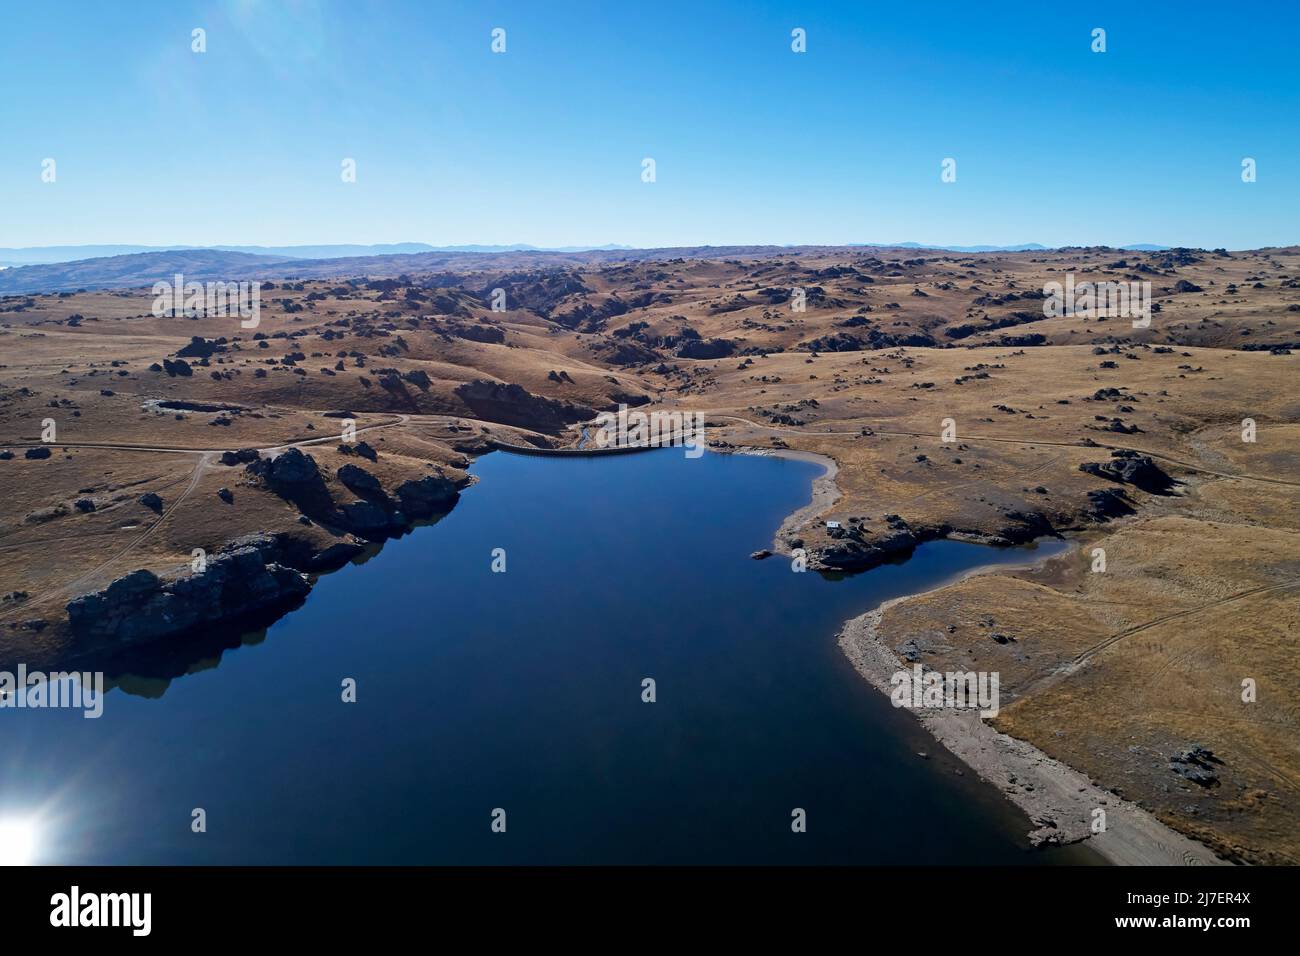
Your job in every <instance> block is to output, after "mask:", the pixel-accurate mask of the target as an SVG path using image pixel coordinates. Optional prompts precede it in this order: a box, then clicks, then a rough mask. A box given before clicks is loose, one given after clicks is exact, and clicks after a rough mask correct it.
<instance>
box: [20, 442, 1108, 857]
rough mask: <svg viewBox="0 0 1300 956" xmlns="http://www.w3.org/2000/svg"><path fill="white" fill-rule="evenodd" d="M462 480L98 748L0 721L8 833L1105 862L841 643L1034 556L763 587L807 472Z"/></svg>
mask: <svg viewBox="0 0 1300 956" xmlns="http://www.w3.org/2000/svg"><path fill="white" fill-rule="evenodd" d="M473 471H474V473H475V474H476V475H477V476H478V479H479V481H478V484H477V485H475V486H474V487H472V488H470V489H468V490H467V491H466V492H465V494H464V495H463V497H462V499H461V502H460V504H459V505H458V506H457V507H456V509H455V511H453V512H452V513H451V514H450V515H448V516H447V517H446V518H444V519H443V520H442V521H440V522H438V523H437V524H435V525H433V526H431V527H426V528H421V529H418V530H416V531H415V532H414V533H412V534H410V535H409V536H407V537H405V538H403V539H401V540H398V541H392V542H390V543H388V544H387V545H385V546H384V548H383V550H382V551H381V552H380V553H379V554H378V555H376V556H374V557H372V558H371V559H370V560H368V561H366V562H365V563H362V564H358V565H354V566H348V567H345V568H344V569H343V570H341V571H339V572H337V573H335V574H331V575H328V576H326V577H324V578H322V579H321V580H320V582H319V583H318V584H317V586H316V589H315V591H314V592H313V593H312V595H311V596H310V597H309V598H308V600H307V603H306V604H305V605H304V606H303V607H302V608H300V609H298V610H296V611H294V612H293V613H291V614H289V615H288V616H287V617H285V618H283V619H282V620H280V621H279V622H278V623H276V624H275V625H274V626H272V627H271V628H270V629H269V630H268V631H266V632H262V633H259V634H257V635H249V636H247V637H246V638H245V639H244V643H243V644H242V646H239V647H237V648H234V649H231V650H226V651H225V652H224V653H221V654H216V653H214V654H213V656H212V657H210V658H209V659H207V660H205V661H203V662H201V663H199V664H197V665H194V666H193V667H191V668H190V672H189V673H187V674H185V675H184V676H181V677H178V678H175V679H173V680H171V681H165V680H159V679H156V678H145V677H119V678H118V679H117V681H116V683H117V686H116V687H115V689H113V690H111V691H110V692H109V693H108V695H107V698H106V700H105V701H104V715H103V717H102V718H100V719H99V720H85V719H83V718H82V716H81V714H80V712H79V711H54V710H42V711H29V710H12V709H11V710H4V711H0V817H5V816H8V817H10V818H14V817H16V816H17V817H22V818H26V819H29V820H35V821H36V823H37V831H38V832H37V837H36V850H35V857H36V860H37V862H54V863H73V862H75V863H172V862H175V863H222V864H230V863H310V864H316V863H489V864H491V863H970V864H976V863H979V864H987V863H1001V864H1008V863H1009V864H1016V863H1047V862H1052V863H1062V862H1076V863H1077V862H1091V861H1093V859H1094V857H1093V855H1092V854H1091V853H1090V852H1089V851H1085V850H1082V849H1064V850H1052V851H1035V850H1031V849H1029V848H1028V845H1027V843H1026V841H1025V839H1024V834H1025V832H1026V831H1027V830H1028V829H1029V825H1028V821H1027V820H1026V819H1025V818H1024V817H1023V815H1022V814H1020V812H1019V811H1017V810H1016V809H1015V808H1014V807H1013V806H1012V805H1011V804H1009V803H1008V802H1007V801H1006V800H1005V799H1004V798H1002V797H1001V796H1000V795H999V794H998V793H997V792H996V791H994V790H993V789H992V788H990V787H988V786H985V785H983V784H981V783H980V782H979V781H978V780H976V779H975V778H974V777H973V775H972V774H967V775H965V776H959V775H958V774H957V773H956V772H955V771H956V770H957V769H958V768H959V767H960V764H958V763H957V762H956V761H955V760H954V759H953V758H951V757H950V756H948V755H947V754H946V753H945V752H944V751H942V750H941V749H940V748H938V747H937V745H936V744H935V743H934V741H933V740H931V739H930V738H929V737H927V736H926V735H925V734H923V733H922V732H921V731H920V729H919V726H918V725H917V724H916V722H915V721H914V720H913V719H912V718H911V717H910V716H909V715H908V714H907V713H905V712H903V711H898V710H895V709H894V708H892V707H891V706H890V703H889V701H888V699H887V698H885V697H884V696H882V695H880V694H878V693H877V692H876V691H874V690H872V689H871V688H870V687H869V686H868V685H867V684H866V682H865V681H863V680H862V679H861V678H860V677H859V676H858V675H857V674H856V672H855V671H854V670H853V669H852V667H851V666H850V664H849V663H848V661H847V660H846V659H845V658H844V657H843V655H842V654H841V652H840V650H839V648H838V647H837V646H836V643H835V635H836V632H837V631H838V629H839V627H840V625H841V623H842V622H843V621H844V620H846V619H847V618H849V617H851V616H853V615H855V614H859V613H861V612H863V611H865V610H867V609H869V608H871V607H873V606H874V605H876V604H878V603H879V602H880V601H882V600H885V599H888V598H890V597H893V596H896V595H899V594H904V593H909V592H913V591H916V590H920V589H924V588H927V587H930V586H933V585H935V584H937V583H939V582H942V581H943V580H945V579H947V578H949V577H951V576H952V575H954V574H957V573H959V572H961V571H963V570H965V569H967V568H971V567H974V566H977V565H982V564H989V563H993V562H997V561H1000V560H1003V561H1010V560H1023V558H1024V554H1023V552H1020V551H996V550H992V549H988V548H980V547H976V546H973V545H964V544H958V543H953V542H937V543H932V544H928V545H925V546H923V547H922V548H920V549H919V550H918V551H917V553H916V555H915V556H914V557H913V558H912V559H911V560H909V561H908V562H906V563H905V564H902V565H895V566H889V567H884V568H880V569H877V570H875V571H872V572H870V573H867V574H860V575H856V576H851V577H846V578H841V579H839V580H828V579H825V578H823V577H821V576H820V575H818V574H815V573H805V574H795V573H792V572H791V570H790V565H789V562H788V561H787V560H784V559H782V558H779V557H775V558H771V559H769V560H766V561H754V560H751V559H750V557H749V553H750V552H751V551H753V550H755V549H758V548H762V547H765V546H767V545H768V544H769V543H770V541H771V538H772V535H773V532H774V531H775V529H776V528H777V526H778V525H779V524H780V522H781V519H782V518H783V517H784V516H785V515H786V514H788V513H789V512H791V511H793V510H794V509H796V508H797V507H799V506H801V505H802V504H804V503H806V502H807V500H808V496H809V486H810V481H811V479H812V478H813V477H814V476H815V475H816V474H817V473H818V468H817V467H816V466H814V465H809V464H805V463H802V462H794V461H784V460H780V459H774V458H753V457H742V456H727V455H716V454H707V455H705V456H704V457H702V458H700V459H696V460H688V459H686V458H685V457H684V456H683V455H682V453H681V452H680V451H674V450H665V451H658V452H651V453H647V454H642V455H631V456H619V457H610V458H603V459H581V458H580V459H563V460H561V459H553V458H534V457H521V456H513V455H507V454H504V453H495V454H491V455H488V456H486V457H484V458H482V459H480V460H479V461H478V462H477V463H476V464H475V466H474V469H473ZM494 548H504V549H505V552H506V562H507V564H506V567H507V570H506V572H505V573H503V574H502V573H493V572H492V570H491V564H492V550H493V549H494ZM646 677H650V678H653V679H654V680H655V681H656V691H657V701H656V702H654V703H644V702H643V701H642V699H641V695H642V683H641V682H642V679H643V678H646ZM345 678H353V679H355V681H356V685H357V702H356V703H343V702H342V700H341V682H342V681H343V680H344V679H345ZM922 750H924V751H927V752H928V753H929V754H930V759H928V760H925V759H921V758H919V757H918V756H917V752H918V751H922ZM196 807H201V808H203V809H204V810H205V811H206V814H207V832H206V833H201V834H197V833H193V832H191V828H190V822H191V811H192V809H193V808H196ZM795 807H801V808H804V809H805V810H806V812H807V821H808V829H807V832H806V833H802V834H796V833H793V832H791V827H790V822H791V810H792V809H793V808H795ZM495 808H502V809H504V810H505V811H506V824H507V826H506V832H505V833H504V834H501V833H493V832H492V830H491V826H490V824H491V820H492V816H491V815H492V811H493V810H494V809H495Z"/></svg>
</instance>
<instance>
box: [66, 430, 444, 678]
mask: <svg viewBox="0 0 1300 956" xmlns="http://www.w3.org/2000/svg"><path fill="white" fill-rule="evenodd" d="M361 444H362V445H364V443H361ZM362 457H366V456H365V454H364V449H363V454H362ZM222 463H223V464H225V465H228V466H232V465H238V464H244V465H245V471H246V473H247V476H248V478H249V480H250V481H253V482H258V483H261V484H262V485H264V486H265V487H266V488H268V489H270V490H271V491H272V492H274V493H275V494H276V495H278V496H279V497H280V498H282V499H284V500H285V501H286V502H288V503H289V504H291V505H293V506H294V507H295V508H296V509H297V510H298V512H299V519H298V520H299V522H300V523H301V524H303V525H311V524H316V525H318V526H320V527H321V528H324V529H327V530H328V531H329V532H330V533H331V534H332V535H333V536H334V537H336V538H338V540H336V541H334V542H333V543H331V544H328V545H326V546H324V547H319V546H318V545H317V544H315V543H313V542H311V541H309V540H308V539H307V538H306V537H304V536H299V535H295V534H293V533H292V532H279V533H275V534H270V533H256V534H250V535H244V536H241V537H238V538H236V539H234V540H233V541H230V542H228V543H227V544H225V545H223V546H222V547H221V548H220V549H218V550H217V551H215V552H214V553H212V554H211V555H206V556H203V557H202V558H201V559H200V562H201V563H200V564H199V565H198V566H191V573H189V574H181V575H179V576H177V577H174V578H167V579H165V578H162V577H159V576H158V575H157V574H155V573H154V572H152V571H149V570H147V569H139V570H136V571H132V572H130V573H129V574H125V575H123V576H121V577H119V578H117V579H116V580H114V581H113V582H112V583H110V584H109V585H108V586H107V587H105V588H103V589H102V590H99V591H93V592H90V593H88V594H82V595H80V596H78V597H75V598H73V599H72V600H71V601H69V602H68V604H67V605H66V610H67V613H68V623H69V628H70V630H71V632H72V634H73V636H74V637H75V638H76V640H77V643H78V651H79V654H82V655H89V656H93V655H97V654H111V653H115V652H117V651H119V650H121V649H123V648H128V647H136V646H141V645H146V644H149V643H151V642H157V641H163V640H175V639H183V638H185V637H186V636H187V635H192V634H199V633H202V632H210V631H212V630H213V629H215V628H220V627H222V626H233V625H235V624H237V623H239V622H244V621H247V620H249V619H251V618H254V617H260V618H263V619H265V618H270V619H272V620H274V619H275V618H278V617H280V616H281V615H283V614H284V613H287V612H288V611H290V610H292V609H293V608H296V607H298V606H299V605H301V604H302V602H303V601H304V600H305V599H306V597H307V595H308V594H309V593H310V592H311V589H312V587H313V586H314V585H315V582H316V578H317V576H318V575H320V574H324V573H328V572H330V571H335V570H337V569H339V568H341V567H343V565H345V564H347V563H348V562H349V561H351V560H353V559H354V558H355V557H357V556H358V555H360V554H361V553H362V552H363V551H364V550H365V549H366V543H367V542H370V543H380V542H383V541H384V540H386V539H388V538H394V537H398V536H399V535H402V534H405V533H407V532H408V531H410V530H411V529H412V528H414V527H415V526H416V524H417V523H419V522H421V521H425V520H428V519H430V518H434V517H437V516H440V515H443V514H446V513H448V512H449V511H451V509H452V508H454V507H455V505H456V502H457V501H458V500H459V497H460V489H461V487H463V485H464V484H465V483H466V482H464V481H462V482H457V481H455V480H453V479H451V478H447V477H444V476H441V475H425V476H423V477H421V478H419V479H410V480H407V481H405V482H403V483H402V484H401V485H399V486H398V487H397V488H396V489H395V490H394V491H393V492H392V493H391V494H390V493H389V492H387V491H386V490H385V489H384V487H383V486H382V484H381V483H380V481H379V480H378V479H377V478H376V477H375V476H374V475H372V474H371V473H370V472H368V471H366V470H365V469H364V468H362V467H360V466H358V465H353V464H345V465H343V466H342V467H341V468H339V469H338V470H337V473H336V475H335V477H336V478H337V481H338V484H340V485H342V486H343V487H344V488H346V489H347V490H348V491H349V492H351V493H352V494H353V495H356V496H357V498H356V500H355V501H352V502H347V503H343V504H339V503H336V502H335V500H334V497H333V495H332V494H331V491H330V489H329V487H328V486H327V485H326V482H325V478H324V476H323V475H322V474H321V472H320V469H319V468H318V467H317V464H316V461H315V459H314V458H313V457H312V456H311V455H309V454H305V453H303V452H302V451H300V450H299V449H297V448H292V447H291V448H288V449H287V450H285V451H283V452H281V453H280V454H279V455H276V456H275V457H262V456H261V455H260V454H259V453H258V452H256V451H254V450H244V451H240V452H227V453H225V455H224V456H223V462H222Z"/></svg>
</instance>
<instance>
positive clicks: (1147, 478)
mask: <svg viewBox="0 0 1300 956" xmlns="http://www.w3.org/2000/svg"><path fill="white" fill-rule="evenodd" d="M1110 454H1111V460H1110V461H1106V462H1099V461H1085V462H1084V463H1083V464H1081V465H1079V470H1080V471H1082V472H1086V473H1087V474H1090V475H1096V476H1097V477H1098V478H1106V479H1108V480H1110V481H1118V482H1120V483H1122V484H1126V485H1133V486H1134V487H1135V488H1141V489H1142V490H1143V491H1145V492H1148V493H1150V494H1153V495H1167V494H1170V492H1171V489H1172V488H1173V487H1174V479H1173V478H1171V477H1169V475H1167V474H1165V472H1164V471H1162V470H1161V468H1160V466H1159V465H1157V464H1156V463H1155V462H1154V461H1152V460H1151V459H1150V458H1149V457H1148V456H1146V455H1139V454H1138V453H1137V452H1135V451H1129V450H1128V449H1125V448H1121V449H1118V450H1116V451H1113V452H1111V453H1110Z"/></svg>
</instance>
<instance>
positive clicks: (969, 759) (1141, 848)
mask: <svg viewBox="0 0 1300 956" xmlns="http://www.w3.org/2000/svg"><path fill="white" fill-rule="evenodd" d="M1045 560H1047V558H1039V559H1037V560H1031V561H1028V562H1026V563H1025V564H1022V565H989V566H985V567H978V568H972V569H970V570H969V571H966V572H964V573H962V574H959V575H957V576H955V577H954V578H952V579H951V580H948V581H945V582H943V583H942V584H939V585H936V586H935V587H934V588H929V589H927V590H926V591H920V592H917V593H916V594H906V595H902V596H900V597H896V598H891V599H890V600H888V601H885V602H884V603H882V604H881V605H879V606H878V607H876V608H873V609H872V610H869V611H867V612H865V613H863V614H859V615H858V616H857V617H854V618H850V619H849V620H848V621H846V622H845V623H844V624H843V625H842V626H841V628H840V632H839V634H838V635H837V637H836V641H837V643H838V644H839V646H840V650H841V651H843V652H844V655H845V657H847V658H848V660H849V662H850V663H851V664H852V665H853V667H854V669H855V670H856V671H857V672H858V673H859V674H860V675H861V676H862V678H863V679H864V680H865V681H866V682H867V683H868V684H869V685H871V686H872V687H873V688H875V689H876V690H878V691H880V692H881V693H882V694H884V695H885V696H886V697H888V696H889V694H890V690H891V685H890V677H891V676H892V675H893V674H894V673H896V672H898V671H906V670H908V667H907V666H905V665H904V663H903V662H902V661H901V660H900V659H899V658H898V657H897V655H895V654H894V652H893V650H891V649H890V648H889V647H888V646H887V645H886V644H885V643H884V641H883V640H882V639H881V637H880V634H879V626H880V621H881V617H882V616H883V614H884V612H885V611H887V610H888V609H889V608H890V607H892V606H893V605H895V604H899V603H901V602H903V601H907V600H909V599H911V598H913V597H916V596H917V594H924V593H928V592H930V591H937V590H940V589H942V588H945V587H948V586H950V585H952V584H954V583H956V582H957V581H961V580H964V579H966V578H968V577H972V576H974V575H979V574H986V573H990V572H991V571H994V570H997V571H1005V570H1008V569H1010V568H1016V567H1033V566H1034V565H1037V564H1040V563H1041V562H1042V561H1045ZM913 712H914V714H915V716H916V718H917V720H918V721H919V722H920V724H921V727H922V729H924V730H925V731H926V733H928V734H929V735H930V736H931V737H933V738H934V739H935V741H937V742H938V743H939V744H940V745H941V746H942V747H944V748H945V749H946V750H948V751H949V752H950V753H951V754H952V755H953V756H954V757H956V758H957V759H958V760H960V761H961V762H962V763H964V764H965V765H966V766H967V767H969V768H970V769H971V770H973V771H974V772H975V774H976V775H977V776H979V778H980V779H981V780H983V781H985V782H986V783H989V784H992V785H993V786H994V787H996V788H997V789H998V790H999V791H1000V792H1001V793H1002V795H1003V796H1004V797H1006V798H1007V799H1008V800H1010V801H1011V802H1012V803H1013V804H1015V805H1016V806H1017V807H1018V808H1019V809H1020V810H1021V811H1022V812H1024V813H1025V814H1026V815H1027V816H1028V817H1029V820H1030V822H1031V823H1032V824H1033V825H1034V826H1035V829H1033V830H1031V831H1030V832H1029V839H1030V842H1031V843H1033V844H1034V845H1035V846H1039V845H1049V844H1060V845H1067V844H1075V843H1084V844H1085V845H1086V846H1088V847H1089V848H1091V849H1093V850H1095V851H1096V852H1097V853H1098V854H1100V855H1101V857H1102V858H1103V859H1105V860H1106V861H1107V862H1108V863H1111V864H1115V865H1126V866H1228V865H1231V864H1229V863H1228V862H1227V861H1225V860H1222V859H1220V858H1219V857H1217V856H1215V854H1214V853H1213V852H1212V851H1211V850H1210V849H1209V848H1208V847H1206V846H1204V845H1203V844H1200V843H1197V842H1196V841H1194V840H1192V839H1191V838H1189V837H1186V836H1183V835H1182V834H1181V833H1178V832H1177V831H1175V830H1173V829H1172V828H1171V827H1168V826H1166V825H1165V824H1163V823H1161V822H1160V821H1159V820H1157V819H1156V818H1155V817H1154V816H1152V815H1151V814H1150V813H1148V812H1147V811H1146V810H1144V809H1142V808H1141V807H1140V806H1138V805H1137V804H1135V803H1132V802H1130V801H1128V800H1124V799H1123V798H1121V797H1119V796H1116V795H1115V794H1114V793H1111V792H1110V791H1108V790H1105V789H1103V788H1102V787H1099V786H1098V785H1097V784H1095V783H1094V782H1093V781H1092V780H1091V779H1090V778H1089V777H1088V776H1087V775H1086V774H1084V773H1082V772H1081V771H1078V770H1075V769H1074V768H1073V767H1070V766H1069V765H1067V764H1064V763H1062V762H1061V761H1059V760H1056V759H1054V758H1053V757H1050V756H1048V755H1047V754H1045V753H1044V752H1043V751H1041V750H1039V749H1038V748H1037V747H1035V746H1034V745H1033V744H1031V743H1029V742H1028V741H1024V740H1018V739H1016V738H1015V737H1011V736H1009V735H1007V734H1004V733H1002V732H1001V731H999V730H997V729H996V728H994V727H993V726H992V725H991V724H989V723H987V722H985V721H984V720H983V719H982V718H981V717H980V716H979V713H978V711H976V710H972V709H959V708H950V707H940V708H924V709H919V710H915V711H913ZM1099 807H1100V808H1102V809H1104V810H1105V821H1106V829H1105V831H1104V832H1102V833H1093V832H1092V830H1091V828H1090V823H1091V821H1092V819H1093V811H1094V810H1095V809H1096V808H1099Z"/></svg>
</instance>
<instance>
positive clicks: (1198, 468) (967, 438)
mask: <svg viewBox="0 0 1300 956" xmlns="http://www.w3.org/2000/svg"><path fill="white" fill-rule="evenodd" d="M705 415H709V416H712V417H713V418H727V419H731V420H732V421H736V422H743V423H744V424H746V425H749V426H750V427H751V428H757V429H759V430H761V431H770V432H787V433H789V434H794V435H803V436H807V437H815V436H820V435H830V436H835V437H845V436H847V437H852V438H870V437H871V435H888V436H890V437H894V438H931V439H933V438H934V437H935V436H934V433H933V432H900V431H886V430H884V429H882V428H872V429H871V435H863V434H862V432H861V431H852V432H815V431H808V430H805V429H800V428H790V427H783V426H780V425H763V424H760V423H759V422H755V421H750V420H749V419H748V418H741V417H739V416H738V415H723V414H720V413H713V412H705ZM957 440H958V441H962V442H971V441H987V442H1000V443H1003V444H1007V445H1055V446H1058V447H1060V448H1103V449H1105V450H1106V451H1117V450H1118V449H1119V448H1120V447H1121V446H1119V445H1103V444H1101V443H1100V442H1097V443H1095V444H1092V445H1085V444H1083V443H1082V442H1074V441H1050V440H1048V439H1030V438H999V437H996V436H993V435H962V436H961V437H960V438H958V439H957ZM1123 447H1125V448H1127V449H1129V450H1130V451H1135V452H1137V453H1138V454H1141V455H1148V456H1150V457H1151V458H1158V459H1159V460H1160V461H1167V462H1169V463H1170V464H1173V465H1178V466H1179V467H1180V468H1185V469H1186V470H1188V471H1194V472H1196V473H1198V474H1202V475H1213V476H1215V477H1216V478H1230V479H1232V480H1234V481H1262V482H1266V483H1268V484H1273V485H1287V486H1289V487H1292V488H1300V481H1287V480H1286V479H1284V478H1266V477H1263V476H1262V475H1246V474H1233V473H1232V472H1227V471H1214V470H1212V469H1210V468H1206V467H1204V466H1202V465H1193V464H1192V463H1191V462H1187V461H1183V460H1182V459H1180V458H1172V457H1170V456H1169V455H1165V454H1162V453H1161V452H1157V451H1149V450H1147V449H1145V448H1133V447H1132V446H1128V445H1125V446H1123Z"/></svg>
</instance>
